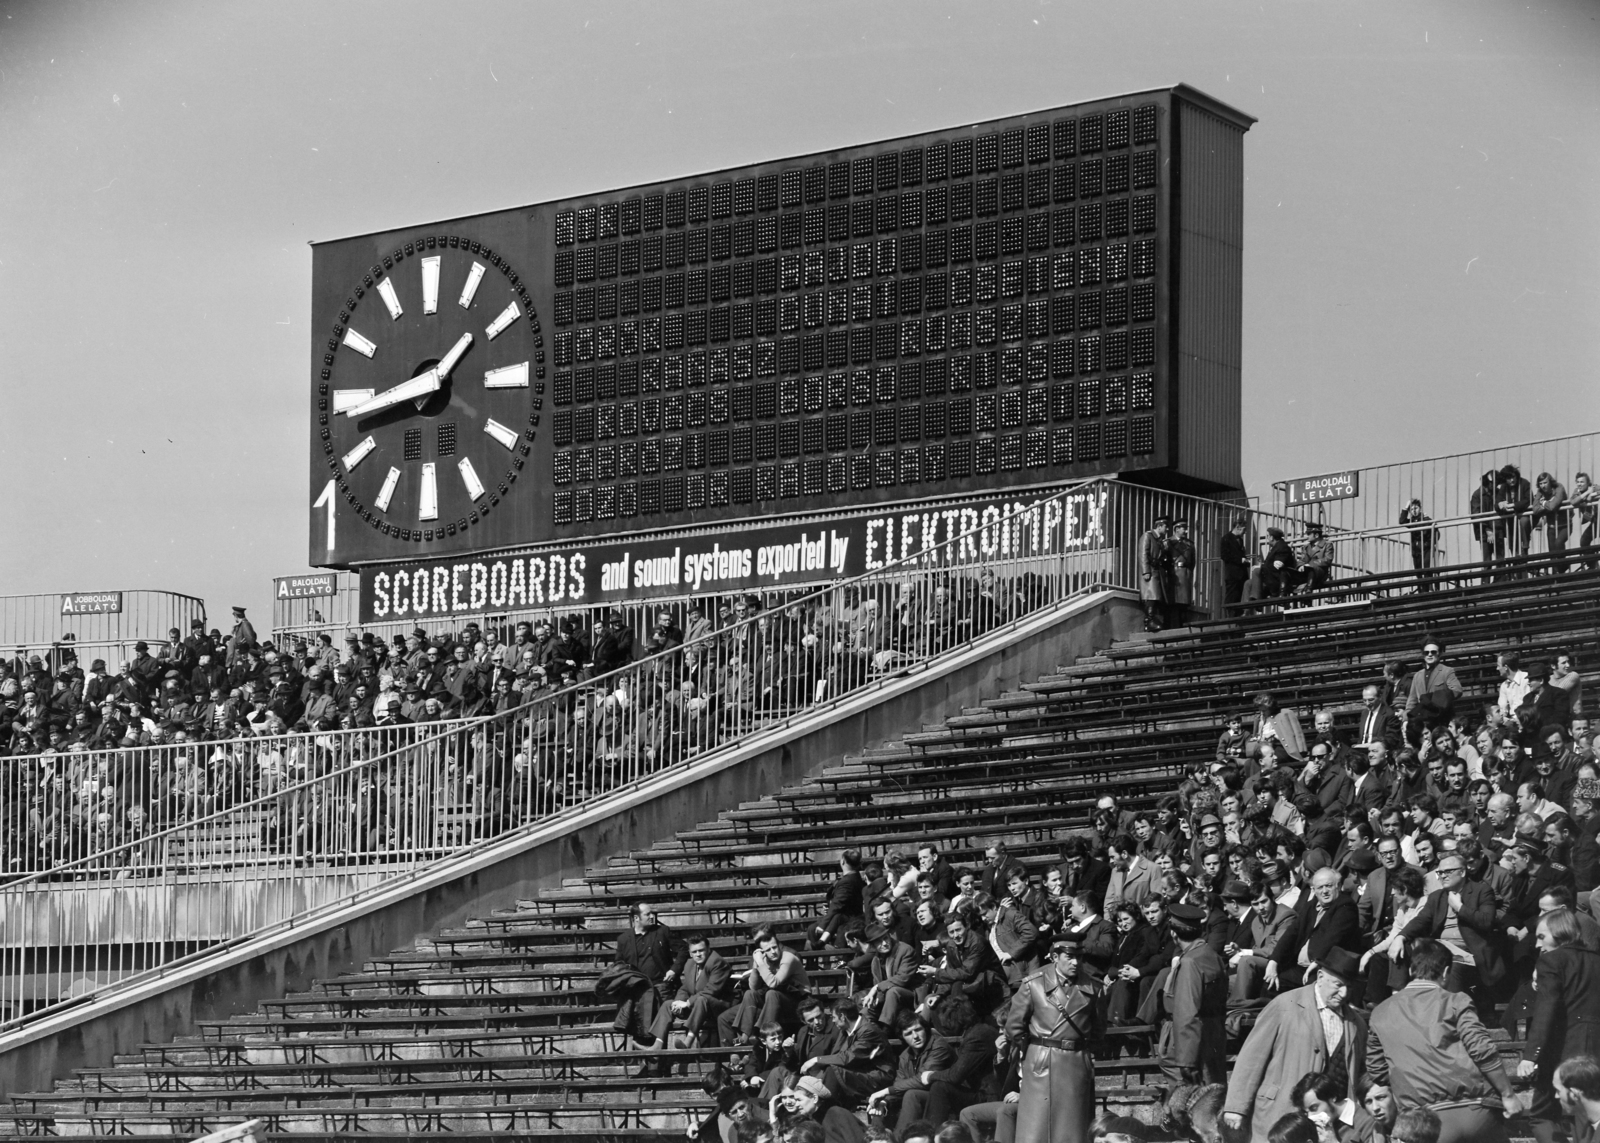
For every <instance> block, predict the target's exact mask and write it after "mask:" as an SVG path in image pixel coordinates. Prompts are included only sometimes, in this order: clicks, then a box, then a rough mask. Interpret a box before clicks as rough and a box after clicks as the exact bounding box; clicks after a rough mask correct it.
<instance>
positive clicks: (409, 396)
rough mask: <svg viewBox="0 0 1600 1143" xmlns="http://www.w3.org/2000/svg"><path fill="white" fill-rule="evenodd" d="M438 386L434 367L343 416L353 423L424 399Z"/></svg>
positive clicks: (438, 381) (437, 372)
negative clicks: (388, 409)
mask: <svg viewBox="0 0 1600 1143" xmlns="http://www.w3.org/2000/svg"><path fill="white" fill-rule="evenodd" d="M439 385H440V380H439V370H438V367H437V366H435V367H434V368H432V369H430V370H428V371H427V372H426V373H419V374H418V375H417V376H415V377H413V378H412V379H411V380H409V381H404V382H402V383H401V384H399V385H396V386H395V387H394V388H393V389H386V390H384V391H383V392H382V393H379V394H378V395H377V396H376V397H373V398H372V399H371V400H369V401H366V402H365V403H363V404H360V405H357V406H356V407H355V408H353V409H350V410H348V411H347V412H346V413H345V416H347V417H349V418H350V419H351V420H352V421H353V420H355V419H357V418H358V417H365V416H369V415H371V414H373V413H377V412H382V411H383V410H384V409H387V408H389V406H391V405H398V404H399V403H400V402H401V401H411V400H415V399H416V398H418V397H426V396H427V395H428V394H430V393H437V392H438V391H439Z"/></svg>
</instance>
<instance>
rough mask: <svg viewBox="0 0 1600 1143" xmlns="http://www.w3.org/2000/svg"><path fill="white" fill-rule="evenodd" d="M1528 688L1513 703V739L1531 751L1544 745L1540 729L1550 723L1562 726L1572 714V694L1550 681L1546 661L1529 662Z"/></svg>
mask: <svg viewBox="0 0 1600 1143" xmlns="http://www.w3.org/2000/svg"><path fill="white" fill-rule="evenodd" d="M1525 669H1526V670H1527V672H1528V689H1527V690H1526V691H1524V692H1523V694H1522V701H1521V702H1520V703H1518V704H1517V710H1516V719H1517V727H1518V730H1517V741H1518V742H1520V743H1522V745H1523V746H1524V747H1525V748H1526V749H1528V750H1530V751H1532V750H1540V749H1543V747H1544V739H1543V737H1542V733H1541V732H1542V731H1543V730H1544V728H1545V727H1547V726H1549V725H1550V724H1551V723H1555V724H1556V725H1558V726H1565V725H1566V724H1567V722H1568V721H1569V720H1570V719H1571V718H1572V696H1571V695H1569V694H1568V693H1567V692H1566V691H1564V690H1562V689H1561V688H1560V687H1553V686H1551V685H1550V664H1549V663H1546V662H1542V661H1539V662H1533V663H1529V664H1528V665H1527V667H1526V668H1525Z"/></svg>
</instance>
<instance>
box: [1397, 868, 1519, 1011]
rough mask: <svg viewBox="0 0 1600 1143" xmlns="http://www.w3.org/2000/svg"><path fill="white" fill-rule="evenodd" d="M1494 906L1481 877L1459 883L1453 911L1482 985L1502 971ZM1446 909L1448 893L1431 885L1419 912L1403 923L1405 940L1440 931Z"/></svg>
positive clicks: (1498, 975)
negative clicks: (1457, 902)
mask: <svg viewBox="0 0 1600 1143" xmlns="http://www.w3.org/2000/svg"><path fill="white" fill-rule="evenodd" d="M1494 908H1495V904H1494V891H1493V890H1492V889H1490V888H1489V886H1488V885H1486V884H1484V883H1483V882H1482V881H1463V882H1462V883H1461V908H1460V910H1459V911H1458V912H1457V913H1456V924H1457V925H1459V926H1460V927H1461V941H1462V943H1463V944H1464V945H1466V947H1467V951H1468V952H1469V953H1471V954H1472V959H1473V962H1474V963H1476V964H1477V966H1478V975H1479V976H1480V977H1481V978H1482V980H1483V983H1484V984H1486V985H1493V984H1497V983H1498V982H1499V981H1500V978H1501V977H1503V976H1504V975H1505V971H1506V966H1505V958H1504V957H1502V956H1501V953H1500V940H1499V937H1498V935H1497V934H1496V932H1495V924H1494ZM1449 912H1450V904H1449V895H1448V894H1447V893H1446V892H1445V891H1444V890H1443V889H1435V890H1434V891H1433V892H1432V893H1429V894H1428V899H1427V900H1426V901H1424V902H1423V904H1422V912H1420V913H1418V914H1417V915H1416V916H1415V917H1413V918H1412V920H1411V923H1410V924H1409V925H1407V926H1406V927H1405V930H1404V935H1405V938H1406V939H1407V940H1408V941H1409V940H1414V939H1416V938H1417V937H1437V936H1438V935H1439V934H1440V933H1442V932H1444V923H1445V920H1446V919H1447V918H1448V916H1449Z"/></svg>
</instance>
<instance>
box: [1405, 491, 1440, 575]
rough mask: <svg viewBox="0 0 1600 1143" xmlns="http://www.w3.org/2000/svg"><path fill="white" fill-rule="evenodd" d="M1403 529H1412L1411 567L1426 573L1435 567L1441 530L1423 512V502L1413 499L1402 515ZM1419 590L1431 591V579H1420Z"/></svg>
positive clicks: (1431, 518)
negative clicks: (1435, 554) (1435, 555)
mask: <svg viewBox="0 0 1600 1143" xmlns="http://www.w3.org/2000/svg"><path fill="white" fill-rule="evenodd" d="M1400 524H1401V526H1402V527H1408V528H1410V529H1411V566H1412V568H1414V569H1415V570H1417V571H1419V572H1420V571H1426V570H1427V569H1428V568H1431V567H1432V566H1433V557H1434V553H1435V552H1436V551H1437V550H1438V547H1439V529H1438V528H1437V527H1435V526H1434V523H1433V517H1431V516H1428V515H1426V514H1425V513H1424V512H1423V511H1422V501H1421V500H1417V499H1413V500H1412V501H1411V503H1409V504H1407V505H1406V506H1405V510H1404V511H1402V512H1401V513H1400ZM1418 589H1419V590H1421V591H1431V590H1432V583H1431V580H1430V577H1428V576H1422V577H1420V582H1419V583H1418Z"/></svg>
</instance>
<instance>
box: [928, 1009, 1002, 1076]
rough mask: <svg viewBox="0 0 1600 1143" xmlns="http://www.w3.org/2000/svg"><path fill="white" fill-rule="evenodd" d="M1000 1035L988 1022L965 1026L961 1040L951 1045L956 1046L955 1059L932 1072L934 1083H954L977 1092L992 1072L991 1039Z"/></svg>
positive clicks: (992, 1050)
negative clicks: (966, 1027)
mask: <svg viewBox="0 0 1600 1143" xmlns="http://www.w3.org/2000/svg"><path fill="white" fill-rule="evenodd" d="M999 1034H1000V1033H999V1031H998V1029H996V1028H995V1026H994V1025H993V1024H990V1023H988V1022H987V1021H984V1022H982V1023H978V1024H974V1025H973V1026H972V1027H970V1028H968V1029H967V1030H966V1031H965V1032H963V1033H962V1034H961V1039H960V1040H958V1041H956V1042H955V1043H953V1044H952V1045H951V1047H953V1048H954V1049H955V1058H954V1059H953V1060H952V1061H951V1062H950V1063H949V1064H947V1065H945V1067H944V1068H943V1069H941V1070H939V1071H935V1072H934V1073H933V1082H934V1083H948V1084H954V1085H955V1086H956V1087H961V1088H966V1089H967V1090H968V1091H976V1090H977V1089H978V1087H979V1086H980V1085H981V1084H982V1083H983V1081H984V1080H985V1079H987V1078H988V1077H989V1074H990V1073H991V1072H993V1071H994V1041H995V1037H996V1036H998V1035H999Z"/></svg>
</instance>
